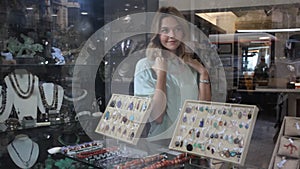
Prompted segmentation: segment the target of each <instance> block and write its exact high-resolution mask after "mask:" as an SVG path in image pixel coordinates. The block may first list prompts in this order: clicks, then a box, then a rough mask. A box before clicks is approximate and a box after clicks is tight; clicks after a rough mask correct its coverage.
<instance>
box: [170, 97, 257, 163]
mask: <svg viewBox="0 0 300 169" xmlns="http://www.w3.org/2000/svg"><path fill="white" fill-rule="evenodd" d="M257 112H258V109H257V107H256V106H252V105H242V104H227V103H217V102H204V101H193V100H186V101H185V103H184V105H183V108H182V110H181V114H180V117H179V120H178V121H177V125H176V129H175V132H174V133H173V137H172V140H171V142H170V145H169V148H170V149H173V150H177V151H182V152H187V153H189V154H194V155H199V156H206V157H210V158H214V159H220V160H223V161H229V162H232V163H237V164H243V163H244V161H245V157H246V154H247V151H248V146H249V142H250V139H251V135H252V132H253V127H254V125H255V122H256V117H257Z"/></svg>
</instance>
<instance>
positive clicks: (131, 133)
mask: <svg viewBox="0 0 300 169" xmlns="http://www.w3.org/2000/svg"><path fill="white" fill-rule="evenodd" d="M150 105H151V98H149V97H137V96H130V95H122V94H113V95H112V97H111V99H110V100H109V102H108V105H107V107H106V109H105V112H104V113H103V115H102V117H101V119H100V121H99V123H98V125H97V127H96V130H95V132H96V133H99V134H103V135H105V136H108V137H111V138H114V139H117V140H121V141H124V142H126V143H130V144H134V145H136V144H137V142H138V140H139V138H140V136H141V133H142V131H143V129H144V126H145V124H146V122H147V119H148V117H149V115H150V112H149V110H150V109H149V108H150Z"/></svg>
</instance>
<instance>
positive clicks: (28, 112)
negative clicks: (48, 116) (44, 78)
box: [0, 69, 51, 122]
mask: <svg viewBox="0 0 300 169" xmlns="http://www.w3.org/2000/svg"><path fill="white" fill-rule="evenodd" d="M4 82H5V85H6V87H7V88H6V100H5V101H6V104H5V108H4V110H3V108H2V114H0V116H1V118H0V122H3V121H5V120H6V119H8V118H9V116H10V115H11V112H12V110H13V109H14V110H16V112H17V118H18V119H20V120H21V119H23V117H25V116H31V117H33V118H34V119H36V118H37V111H38V109H37V108H39V110H40V112H41V113H45V108H44V106H43V103H42V101H41V96H40V94H39V78H38V77H37V76H36V75H33V74H32V73H30V72H29V71H27V70H26V69H15V70H14V71H12V72H11V73H10V74H8V75H7V76H6V77H5V78H4ZM50 103H51V102H50ZM24 105H30V106H24Z"/></svg>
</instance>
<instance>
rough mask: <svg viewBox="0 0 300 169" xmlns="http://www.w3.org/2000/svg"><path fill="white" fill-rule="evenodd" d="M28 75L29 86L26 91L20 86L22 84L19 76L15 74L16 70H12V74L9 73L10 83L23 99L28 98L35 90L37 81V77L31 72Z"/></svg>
mask: <svg viewBox="0 0 300 169" xmlns="http://www.w3.org/2000/svg"><path fill="white" fill-rule="evenodd" d="M27 75H28V85H27V86H28V88H27V90H26V91H23V90H22V89H21V87H20V84H19V82H18V78H17V76H16V74H15V72H12V73H11V74H10V75H8V77H9V80H10V83H11V85H12V87H13V89H14V91H15V92H16V93H17V95H18V96H19V97H21V98H23V99H27V98H29V97H30V96H31V95H32V93H33V90H34V82H35V78H34V77H33V76H32V75H31V74H30V73H27Z"/></svg>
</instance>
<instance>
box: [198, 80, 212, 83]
mask: <svg viewBox="0 0 300 169" xmlns="http://www.w3.org/2000/svg"><path fill="white" fill-rule="evenodd" d="M199 83H206V84H210V81H209V80H201V79H200V80H199Z"/></svg>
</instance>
